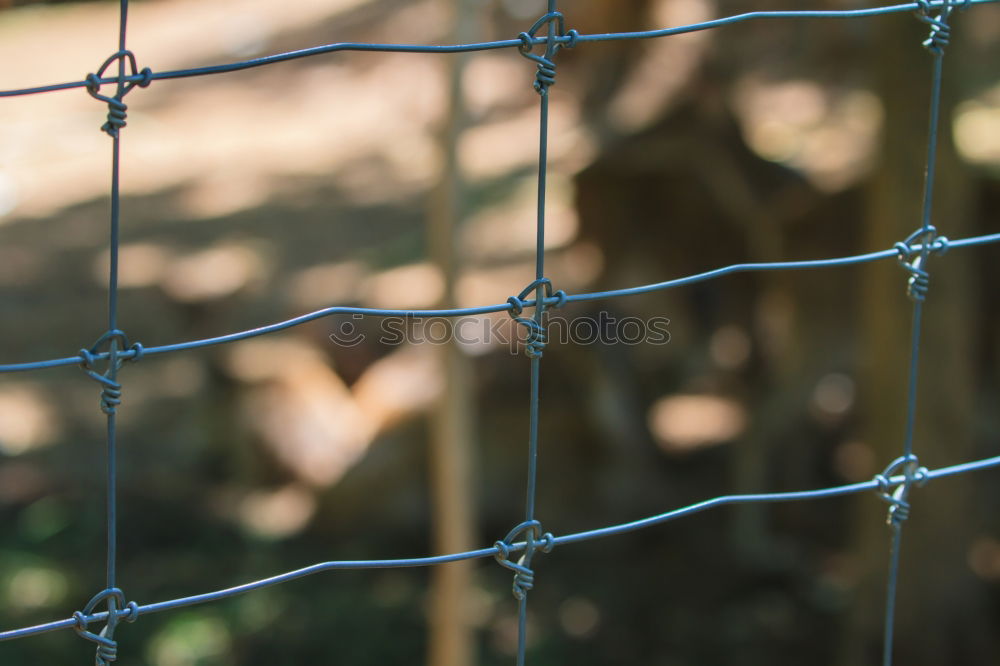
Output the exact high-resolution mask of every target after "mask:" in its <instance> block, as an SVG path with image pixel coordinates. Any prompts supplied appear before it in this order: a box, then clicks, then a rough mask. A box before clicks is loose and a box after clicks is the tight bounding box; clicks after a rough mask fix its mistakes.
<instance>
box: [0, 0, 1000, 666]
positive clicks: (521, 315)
mask: <svg viewBox="0 0 1000 666" xmlns="http://www.w3.org/2000/svg"><path fill="white" fill-rule="evenodd" d="M996 1H997V0H917V1H916V2H909V3H903V4H895V5H887V6H881V7H873V8H867V9H853V10H839V11H834V10H829V11H808V10H805V11H756V12H748V13H744V14H738V15H734V16H729V17H725V18H719V19H715V20H711V21H705V22H701V23H694V24H690V25H682V26H677V27H672V28H666V29H662V30H651V31H645V32H624V33H608V34H580V33H578V32H577V31H575V30H572V29H570V30H567V29H566V19H565V18H564V17H563V15H562V14H561V13H560V12H559V7H558V1H557V0H547V11H546V13H545V14H544V15H543V16H541V17H540V18H539V19H538V20H537V21H536V22H535V23H534V24H533V25H532V26H531V27H530V28H529V29H528V30H527V31H525V32H522V33H520V35H518V37H517V38H515V39H507V40H501V41H492V42H481V43H472V44H455V45H443V46H427V45H414V44H368V43H335V44H328V45H324V46H319V47H315V48H309V49H303V50H298V51H291V52H287V53H280V54H277V55H272V56H268V57H262V58H255V59H252V60H246V61H242V62H236V63H231V64H223V65H214V66H207V67H198V68H192V69H182V70H174V71H164V72H153V71H151V70H150V69H149V68H143V69H139V66H138V61H137V57H136V56H135V55H134V54H133V53H132V52H131V51H130V50H128V46H127V43H126V28H127V23H128V0H120V4H121V9H120V23H119V38H118V49H117V51H116V52H115V53H114V54H112V55H111V56H110V57H109V58H108V59H107V60H105V61H104V63H103V64H102V65H101V66H100V68H98V70H97V71H96V73H93V74H88V75H87V77H86V78H85V79H84V80H81V81H72V82H68V83H58V84H52V85H44V86H39V87H35V88H24V89H19V90H6V91H0V97H12V96H21V95H32V94H39V93H47V92H53V91H58V90H67V89H73V88H85V89H86V90H87V92H88V93H89V94H90V95H91V96H92V97H94V98H95V99H96V100H99V101H101V102H103V103H105V104H107V106H108V116H107V122H105V124H104V125H103V126H102V127H101V130H103V131H104V132H105V133H107V134H108V136H109V137H110V138H111V140H112V175H111V210H110V241H109V250H110V270H109V274H108V319H107V332H106V333H104V334H103V335H102V336H101V337H100V338H99V339H98V340H97V341H96V342H95V343H94V344H93V345H91V346H89V347H87V348H85V349H81V350H80V352H79V353H78V354H77V355H74V356H67V357H64V358H56V359H49V360H42V361H35V362H27V363H13V364H6V365H0V373H15V372H26V371H38V370H42V369H46V368H55V367H61V366H74V365H78V366H81V367H82V368H83V370H84V371H85V372H86V374H87V375H89V376H90V377H91V378H93V379H94V380H95V381H96V382H97V383H98V384H99V385H100V387H101V400H100V406H101V410H102V411H103V412H104V414H106V415H107V458H106V465H107V469H106V484H107V503H106V520H107V573H106V587H105V589H103V590H101V591H100V592H98V593H97V594H96V595H95V596H94V597H93V598H92V599H91V600H90V601H89V602H88V603H87V604H86V605H85V606H84V607H83V608H82V610H80V611H77V612H75V613H73V615H72V617H69V618H65V619H61V620H56V621H52V622H47V623H44V624H39V625H35V626H29V627H23V628H17V629H11V630H7V631H3V632H0V641H8V640H14V639H18V638H24V637H27V636H33V635H37V634H43V633H47V632H53V631H60V630H65V629H72V630H73V631H75V632H76V633H77V634H78V635H79V636H80V637H82V638H84V639H86V640H88V641H92V642H93V643H95V644H96V649H97V656H96V663H97V664H98V666H107V665H108V664H110V663H111V662H114V661H115V660H116V659H117V657H118V645H117V642H116V640H115V638H114V635H115V632H116V630H117V628H118V625H120V624H121V623H122V622H135V621H136V620H137V619H138V618H139V617H141V616H143V615H148V614H150V613H158V612H162V611H168V610H173V609H177V608H182V607H185V606H193V605H196V604H205V603H209V602H214V601H218V600H221V599H226V598H229V597H233V596H235V595H240V594H245V593H248V592H252V591H254V590H259V589H262V588H265V587H269V586H273V585H279V584H282V583H286V582H288V581H291V580H295V579H297V578H302V577H305V576H310V575H313V574H318V573H321V572H327V571H335V570H343V569H387V568H408V567H431V566H436V565H441V564H446V563H449V562H457V561H462V560H474V559H480V558H490V557H492V558H494V559H495V560H496V561H497V563H499V564H500V565H501V566H502V567H504V568H506V569H508V570H510V571H511V572H512V573H513V576H514V581H513V595H514V597H515V598H516V599H517V603H518V618H519V622H518V639H517V664H518V665H519V666H521V665H523V664H525V651H526V639H527V608H528V597H529V592H530V590H531V589H532V587H533V585H534V582H535V581H534V571H533V569H532V566H533V563H534V561H535V558H536V557H537V556H538V555H539V554H544V553H548V552H550V551H551V550H552V549H553V548H555V547H557V546H566V545H570V544H574V543H580V542H583V541H589V540H592V539H599V538H605V537H612V536H617V535H620V534H624V533H626V532H631V531H633V530H640V529H644V528H648V527H653V526H656V525H661V524H663V523H667V522H670V521H673V520H676V519H679V518H683V517H686V516H690V515H693V514H696V513H700V512H702V511H706V510H709V509H713V508H715V507H719V506H725V505H731V504H749V503H760V504H763V503H778V502H800V501H807V500H819V499H825V498H831V497H841V496H846V495H852V494H857V493H865V492H875V493H877V495H878V497H880V498H881V499H882V500H884V501H885V502H886V503H887V504H888V505H889V508H888V520H887V522H888V525H889V528H890V530H891V546H890V552H889V572H888V583H887V589H886V596H885V615H884V640H883V658H882V661H883V664H884V666H889V665H890V664H891V663H892V657H893V626H894V615H895V606H896V586H897V579H898V574H899V569H900V552H901V541H902V535H903V527H904V524H905V522H906V520H907V518H908V517H909V514H910V504H909V496H910V493H911V491H912V490H913V489H914V488H915V487H919V486H921V485H923V484H925V483H926V482H928V481H931V480H935V479H940V478H944V477H948V476H955V475H960V474H966V473H969V472H974V471H978V470H984V469H988V468H992V467H997V466H1000V456H997V457H991V458H985V459H981V460H975V461H971V462H966V463H962V464H958V465H953V466H950V467H943V468H939V469H933V470H930V469H927V468H925V467H922V466H921V465H920V462H919V459H918V457H917V454H916V453H915V451H914V447H913V436H914V430H915V427H916V416H917V375H918V365H919V363H918V359H919V353H920V332H921V320H922V318H923V311H924V301H925V298H926V296H927V293H928V289H929V279H930V273H929V270H928V263H929V260H930V258H931V257H932V256H934V255H940V254H942V253H944V252H945V251H947V250H949V249H964V248H969V247H973V246H980V245H986V244H991V243H997V242H1000V233H995V234H989V235H980V236H975V237H970V238H963V239H958V240H949V239H947V238H946V237H944V236H942V235H939V234H938V231H937V229H936V228H935V227H934V225H933V224H932V219H931V211H932V204H933V195H934V184H935V171H936V166H937V144H938V125H939V116H940V110H941V88H942V82H943V76H942V72H943V69H942V63H943V58H944V55H945V50H946V47H947V46H948V43H949V39H950V33H951V30H950V27H949V19H950V18H951V17H952V15H953V14H954V13H955V12H956V11H957V10H965V9H969V8H970V7H971V6H973V5H980V4H986V3H992V2H996ZM898 13H915V15H916V17H917V18H918V19H919V20H920V21H922V22H923V23H925V24H926V25H927V26H928V28H929V31H930V33H929V36H928V37H927V39H926V40H925V41H924V42H923V47H924V48H925V49H926V50H927V51H929V53H930V54H931V56H932V68H931V95H930V126H929V129H928V134H927V158H926V165H925V167H926V172H925V183H924V194H923V204H922V219H921V222H920V225H919V226H918V227H917V228H916V229H915V230H914V231H913V233H912V234H911V235H910V236H908V237H907V238H905V239H903V240H901V241H900V242H898V243H896V244H895V246H894V247H892V248H887V249H883V250H879V251H875V252H869V253H867V254H859V255H854V256H846V257H837V258H828V259H816V260H810V261H785V262H773V263H744V264H736V265H731V266H725V267H722V268H717V269H715V270H711V271H707V272H704V273H698V274H695V275H689V276H686V277H680V278H675V279H672V280H666V281H663V282H657V283H654V284H647V285H642V286H636V287H627V288H622V289H615V290H610V291H601V292H593V293H577V294H568V293H566V292H564V291H562V290H556V289H555V288H554V286H553V284H552V283H551V282H550V280H549V279H548V278H547V277H546V271H545V249H544V247H545V245H544V242H545V213H546V183H547V173H548V169H547V166H548V164H547V162H548V159H547V146H548V132H549V95H548V92H549V89H550V87H551V86H552V85H554V84H555V83H556V73H557V67H556V56H557V55H558V53H559V51H561V50H562V49H569V48H574V47H577V46H580V45H582V44H586V43H589V42H603V41H613V40H637V39H657V38H666V37H670V36H673V35H679V34H683V33H689V32H695V31H701V30H710V29H714V28H718V27H721V26H725V25H732V24H737V23H743V22H747V21H756V20H765V19H789V20H790V19H796V20H806V19H863V18H869V17H874V16H880V15H886V14H898ZM493 49H517V50H518V51H519V52H520V54H521V55H522V56H524V57H525V58H526V59H528V60H530V61H532V62H533V63H534V64H535V65H536V68H537V71H536V74H535V80H534V88H535V90H536V91H537V93H538V95H539V109H540V115H539V125H538V127H539V134H538V136H539V155H538V202H537V225H536V241H537V245H536V254H535V280H534V281H533V282H531V284H529V285H528V286H526V287H525V288H524V289H523V290H522V291H520V293H519V294H518V295H517V296H511V297H510V298H509V299H508V300H507V302H505V303H498V304H492V305H483V306H481V307H472V308H461V309H437V310H403V309H401V310H387V309H374V308H359V307H329V308H325V309H322V310H317V311H315V312H310V313H308V314H304V315H302V316H299V317H295V318H293V319H288V320H285V321H280V322H276V323H272V324H268V325H265V326H261V327H259V328H254V329H251V330H245V331H239V332H235V333H229V334H224V335H219V336H216V337H210V338H205V339H198V340H191V341H187V342H180V343H173V344H163V345H158V346H149V347H145V346H143V345H142V344H140V343H138V342H130V341H129V339H128V337H127V336H126V334H125V333H124V332H123V331H122V330H120V329H119V327H118V252H119V232H120V223H121V220H120V217H121V216H120V194H119V174H120V171H121V162H120V151H121V142H122V130H123V129H124V128H125V126H126V121H127V108H128V107H127V105H126V104H125V97H126V95H127V94H128V93H129V92H131V91H132V90H133V89H135V88H136V87H140V88H144V87H147V86H149V85H150V84H152V83H153V82H154V81H155V82H159V81H165V80H169V79H178V78H185V77H196V76H209V75H215V74H222V73H226V72H233V71H238V70H243V69H248V68H253V67H262V66H266V65H271V64H274V63H279V62H284V61H288V60H293V59H297V58H307V57H316V56H320V55H324V54H329V53H333V52H338V51H380V52H402V53H424V54H444V53H463V52H472V51H485V50H493ZM115 70H116V71H115ZM105 86H110V87H111V88H112V90H113V93H111V94H108V93H107V92H103V90H104V89H105ZM888 259H895V260H896V261H897V262H898V263H899V264H900V266H901V267H902V268H903V269H904V271H905V274H906V276H907V279H908V281H907V287H906V291H907V294H908V296H909V298H910V299H911V301H912V312H913V319H912V329H911V337H910V360H909V379H908V382H907V389H906V390H907V403H906V413H905V425H906V429H905V437H904V441H903V443H902V447H901V449H900V456H899V457H898V458H897V459H895V460H894V461H892V462H891V463H890V464H889V465H888V466H887V467H886V468H885V470H884V471H883V472H882V473H881V474H878V475H876V476H875V477H874V478H873V479H871V480H869V481H865V482H861V483H853V484H849V485H842V486H836V487H831V488H823V489H819V490H806V491H801V492H782V493H761V494H747V495H726V496H721V497H716V498H713V499H707V500H705V501H702V502H698V503H696V504H692V505H689V506H685V507H682V508H678V509H674V510H671V511H667V512H664V513H661V514H658V515H654V516H650V517H647V518H643V519H640V520H635V521H632V522H626V523H621V524H616V525H610V526H606V527H599V528H596V529H591V530H587V531H584V532H577V533H573V534H563V535H553V534H551V533H549V532H546V531H545V530H544V529H543V527H542V523H541V522H540V520H539V519H538V517H537V515H536V511H535V497H536V489H537V484H538V479H537V467H536V464H537V458H538V451H539V437H538V423H539V385H540V373H541V362H542V357H543V353H544V350H545V347H546V342H547V335H546V320H545V314H546V311H547V310H548V309H554V308H560V307H562V306H564V305H566V304H568V303H575V302H581V301H589V300H595V299H606V298H617V297H623V296H629V295H636V294H642V293H647V292H653V291H659V290H666V289H672V288H676V287H682V286H686V285H691V284H695V283H698V282H703V281H707V280H712V279H715V278H719V277H722V276H725V275H729V274H732V273H739V272H754V271H793V270H805V269H821V268H834V267H841V266H853V265H858V264H864V263H869V262H876V261H882V260H888ZM529 311H530V313H531V314H530V315H529V314H528V312H529ZM500 312H506V313H508V314H509V315H510V316H511V317H512V318H513V319H514V321H515V322H517V324H519V325H521V326H523V327H524V329H525V333H526V338H525V339H526V344H525V351H526V355H527V356H528V357H529V360H530V377H531V382H530V392H529V396H528V401H529V428H528V460H527V483H526V485H527V491H526V503H525V509H524V521H523V522H521V523H520V524H518V525H516V526H515V527H513V528H512V529H511V530H510V532H509V533H508V534H507V535H506V536H505V537H504V538H502V539H500V540H498V541H496V542H495V543H494V544H493V545H492V546H489V547H484V548H480V549H478V550H471V551H467V552H459V553H450V554H445V555H439V556H434V557H420V558H411V559H385V560H363V561H331V562H321V563H318V564H314V565H312V566H308V567H305V568H302V569H297V570H295V571H288V572H284V573H280V574H277V575H274V576H272V577H269V578H264V579H260V580H254V581H251V582H248V583H245V584H243V585H237V586H235V587H229V588H226V589H221V590H214V591H210V592H205V593H203V594H196V595H192V596H185V597H180V598H175V599H169V600H166V601H159V602H155V603H147V604H139V603H137V602H135V601H128V600H127V599H128V597H127V596H126V594H125V593H124V592H123V591H122V589H120V587H119V584H118V576H117V573H118V563H117V541H118V530H117V524H118V519H117V514H118V501H117V483H118V471H117V464H116V460H117V453H116V422H117V419H116V417H117V412H118V407H119V405H120V404H121V400H122V390H123V389H122V383H121V382H120V381H119V372H120V371H121V370H122V368H123V366H124V364H126V363H132V362H137V361H139V360H140V359H142V358H143V357H144V356H150V355H157V354H170V353H174V352H181V351H186V350H191V349H196V348H199V347H207V346H212V345H220V344H224V343H228V342H234V341H237V340H243V339H247V338H252V337H257V336H262V335H267V334H270V333H274V332H277V331H281V330H284V329H288V328H292V327H295V326H298V325H300V324H304V323H306V322H309V321H312V320H316V319H320V318H323V317H330V316H333V315H344V314H353V315H362V316H368V317H453V318H454V317H464V316H474V315H484V314H489V313H500ZM97 625H103V626H101V628H100V629H97Z"/></svg>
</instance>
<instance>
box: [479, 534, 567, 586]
mask: <svg viewBox="0 0 1000 666" xmlns="http://www.w3.org/2000/svg"><path fill="white" fill-rule="evenodd" d="M519 537H523V538H524V540H525V541H524V554H522V555H521V557H520V558H518V560H517V562H514V561H512V560H511V559H510V555H511V552H512V551H513V550H514V549H515V546H516V545H517V544H516V542H515V540H516V539H518V538H519ZM493 547H494V548H496V549H497V552H496V555H494V557H495V558H496V561H497V563H499V564H500V566H502V567H504V568H505V569H509V570H511V571H513V572H514V586H513V588H512V591H513V594H514V598H515V599H517V600H518V601H523V600H524V599H525V598H527V596H528V592H529V591H530V590H531V589H532V588H533V587H534V586H535V572H534V570H532V568H531V560H532V558H533V557H534V556H535V553H536V552H537V551H539V550H541V551H542V552H543V553H551V552H552V549H553V548H554V547H555V537H554V536H552V533H551V532H544V533H543V532H542V524H541V523H540V522H538V521H537V520H527V521H525V522H523V523H521V524H520V525H518V526H517V527H515V528H514V529H512V530H511V531H510V532H508V534H507V536H506V537H504V538H503V540H501V541H497V542H496V543H495V544H493Z"/></svg>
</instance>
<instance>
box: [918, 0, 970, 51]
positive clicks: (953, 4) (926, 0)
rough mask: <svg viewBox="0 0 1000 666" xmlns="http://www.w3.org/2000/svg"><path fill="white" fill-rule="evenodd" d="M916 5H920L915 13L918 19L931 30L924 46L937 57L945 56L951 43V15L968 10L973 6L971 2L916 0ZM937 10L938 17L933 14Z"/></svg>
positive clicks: (965, 0) (961, 0)
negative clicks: (957, 10) (949, 23)
mask: <svg viewBox="0 0 1000 666" xmlns="http://www.w3.org/2000/svg"><path fill="white" fill-rule="evenodd" d="M916 3H917V5H918V8H917V11H916V12H915V13H916V16H917V18H918V19H919V20H920V21H921V22H922V23H926V24H927V25H929V26H930V28H931V33H930V35H929V36H928V37H927V39H925V40H924V41H923V46H924V48H925V49H927V50H928V51H930V52H931V53H932V54H934V55H935V56H937V57H941V56H943V55H944V50H945V48H946V47H947V46H948V44H949V43H950V42H951V26H949V25H948V19H949V18H951V13H952V12H953V11H954V10H955V9H961V10H965V9H967V8H968V7H969V5H970V4H971V0H940V1H939V2H932V0H916ZM935 8H938V9H939V11H938V13H937V15H936V16H935V15H932V14H931V12H932V11H933V10H934V9H935Z"/></svg>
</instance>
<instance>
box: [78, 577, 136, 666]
mask: <svg viewBox="0 0 1000 666" xmlns="http://www.w3.org/2000/svg"><path fill="white" fill-rule="evenodd" d="M102 602H107V603H108V617H107V622H106V624H105V625H104V628H103V629H101V632H100V633H99V634H95V633H94V632H92V631H90V629H89V628H88V625H89V624H90V622H91V615H92V614H93V613H94V609H95V608H97V605H98V604H100V603H102ZM119 607H120V608H121V611H119V610H117V608H119ZM138 617H139V606H138V604H136V603H135V602H134V601H129V602H126V601H125V594H124V593H123V592H122V591H121V590H120V589H118V588H117V587H111V588H108V589H106V590H102V591H101V592H98V593H97V594H96V595H94V597H93V598H92V599H91V600H90V601H88V602H87V605H86V606H84V608H83V610H82V611H76V612H75V613H73V620H74V622H75V624H74V625H73V630H74V631H75V632H76V633H77V635H78V636H80V638H84V639H86V640H88V641H91V642H93V643H97V655H96V657H95V658H94V665H95V666H109V665H110V664H111V663H112V662H115V661H117V660H118V642H117V641H116V640H115V639H114V632H115V627H117V626H118V623H119V622H120V621H121V620H125V621H126V622H135V621H136V619H138Z"/></svg>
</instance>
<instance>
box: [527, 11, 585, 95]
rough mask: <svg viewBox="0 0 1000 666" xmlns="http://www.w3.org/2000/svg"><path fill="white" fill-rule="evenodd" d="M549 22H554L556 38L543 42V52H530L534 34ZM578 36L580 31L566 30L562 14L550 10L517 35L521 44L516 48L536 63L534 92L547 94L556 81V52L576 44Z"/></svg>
mask: <svg viewBox="0 0 1000 666" xmlns="http://www.w3.org/2000/svg"><path fill="white" fill-rule="evenodd" d="M550 23H555V24H556V31H555V37H556V40H560V41H555V40H549V41H547V42H546V43H545V54H544V55H536V54H534V53H532V52H531V51H532V49H533V48H534V46H535V35H536V34H537V33H538V31H539V30H541V29H542V28H543V27H545V26H547V25H548V24H550ZM579 37H580V33H578V32H577V31H576V30H570V31H569V32H566V20H565V18H563V15H562V14H561V13H559V12H550V13H548V14H546V15H545V16H543V17H541V18H540V19H538V20H537V21H535V24H534V25H533V26H531V28H530V29H529V30H527V31H526V32H522V33H521V34H519V35H518V36H517V38H518V39H520V40H521V45H520V46H518V50H519V51H520V52H521V55H523V56H524V57H525V58H527V59H528V60H531V61H532V62H534V63H536V64H537V65H538V71H537V72H536V73H535V84H534V88H535V92H537V93H538V94H539V95H547V94H548V93H549V87H550V86H552V85H553V84H554V83H555V82H556V63H555V61H554V60H553V58H554V57H555V55H556V53H558V52H559V49H561V48H567V49H571V48H573V47H574V46H576V41H577V39H578V38H579Z"/></svg>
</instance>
